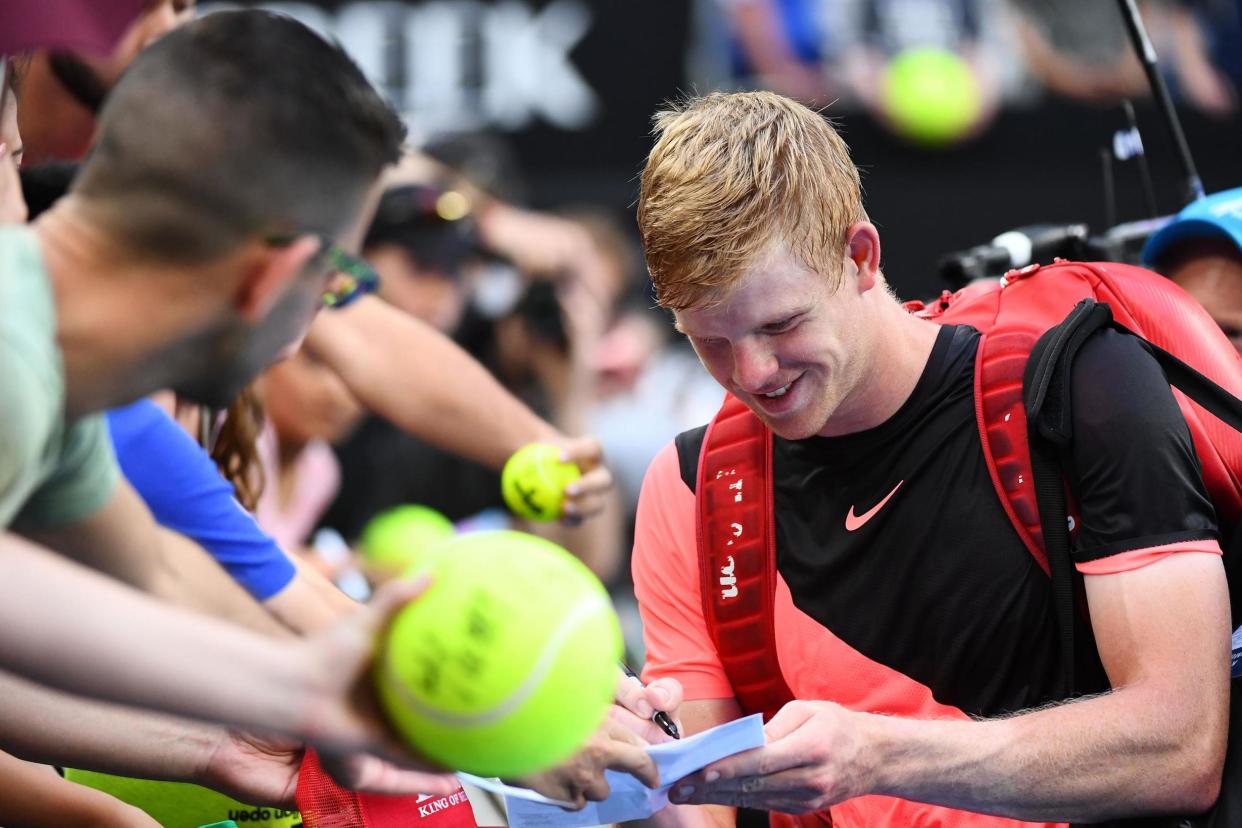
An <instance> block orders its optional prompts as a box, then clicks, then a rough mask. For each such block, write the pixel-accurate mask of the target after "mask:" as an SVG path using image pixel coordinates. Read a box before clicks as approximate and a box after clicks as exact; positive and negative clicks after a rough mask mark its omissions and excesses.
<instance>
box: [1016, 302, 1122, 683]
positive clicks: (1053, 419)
mask: <svg viewBox="0 0 1242 828" xmlns="http://www.w3.org/2000/svg"><path fill="white" fill-rule="evenodd" d="M1112 319H1113V314H1112V310H1111V309H1110V308H1109V307H1108V305H1102V304H1100V303H1098V302H1095V301H1094V300H1091V299H1084V300H1083V301H1082V302H1080V303H1078V305H1077V306H1076V307H1075V308H1074V310H1073V311H1071V312H1070V315H1069V316H1067V317H1066V318H1065V321H1064V322H1062V323H1061V324H1060V325H1057V326H1056V327H1055V328H1052V329H1051V330H1049V331H1048V332H1047V333H1045V334H1044V336H1043V337H1042V338H1040V340H1039V342H1038V343H1037V344H1036V345H1035V348H1034V349H1032V351H1031V358H1030V361H1029V362H1028V363H1027V368H1026V374H1025V376H1024V377H1023V382H1022V388H1023V402H1024V404H1025V406H1026V417H1027V420H1026V422H1027V444H1028V446H1029V448H1030V454H1031V475H1032V477H1033V482H1034V484H1035V502H1036V504H1037V505H1038V506H1039V523H1040V528H1041V531H1042V532H1043V537H1044V553H1045V555H1047V558H1048V571H1049V575H1050V578H1051V586H1052V608H1053V614H1054V616H1055V617H1056V622H1057V633H1058V637H1059V639H1060V643H1061V678H1062V682H1063V684H1064V687H1063V688H1062V697H1063V698H1068V697H1069V696H1070V695H1071V694H1072V693H1073V692H1074V672H1075V665H1076V663H1077V659H1078V654H1077V648H1076V646H1075V645H1076V642H1075V628H1076V627H1077V613H1076V611H1075V607H1074V563H1073V556H1072V555H1071V549H1070V533H1069V508H1068V507H1067V505H1066V502H1065V484H1064V476H1063V475H1062V474H1061V468H1062V463H1061V454H1062V452H1064V451H1066V450H1067V449H1068V447H1069V444H1070V441H1071V440H1072V439H1073V436H1074V435H1073V430H1074V429H1073V422H1074V419H1073V413H1072V411H1071V406H1070V400H1071V394H1070V381H1071V377H1072V372H1071V368H1072V366H1073V363H1074V357H1075V356H1077V354H1078V349H1079V348H1081V347H1082V345H1083V343H1084V342H1086V341H1087V339H1088V338H1089V337H1090V336H1091V335H1092V334H1094V333H1095V332H1096V331H1098V330H1100V329H1101V328H1104V327H1107V326H1108V325H1109V324H1110V323H1111V322H1112Z"/></svg>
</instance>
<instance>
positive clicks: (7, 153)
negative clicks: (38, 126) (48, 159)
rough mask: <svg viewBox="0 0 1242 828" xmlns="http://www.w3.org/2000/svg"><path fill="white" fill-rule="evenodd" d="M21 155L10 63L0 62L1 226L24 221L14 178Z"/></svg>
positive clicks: (18, 182) (19, 186)
mask: <svg viewBox="0 0 1242 828" xmlns="http://www.w3.org/2000/svg"><path fill="white" fill-rule="evenodd" d="M23 153H24V149H23V145H22V135H21V132H20V131H19V130H18V128H17V85H16V81H15V79H14V72H13V65H12V62H11V60H8V59H4V58H0V225H3V224H22V223H23V222H25V221H26V200H25V198H24V197H23V196H22V184H21V180H20V178H19V176H18V174H17V168H18V167H19V166H21V163H22V156H23Z"/></svg>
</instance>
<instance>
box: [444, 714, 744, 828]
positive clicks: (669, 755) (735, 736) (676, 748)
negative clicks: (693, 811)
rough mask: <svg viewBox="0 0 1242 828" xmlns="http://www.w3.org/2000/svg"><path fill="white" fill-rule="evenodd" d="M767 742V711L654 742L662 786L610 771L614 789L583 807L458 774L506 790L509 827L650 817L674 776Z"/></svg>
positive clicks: (575, 825)
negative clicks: (650, 785) (571, 806)
mask: <svg viewBox="0 0 1242 828" xmlns="http://www.w3.org/2000/svg"><path fill="white" fill-rule="evenodd" d="M762 746H763V717H762V716H761V715H759V714H758V713H756V714H755V715H753V716H747V717H746V718H744V719H736V720H734V721H732V722H727V723H725V724H722V725H720V726H719V727H713V728H712V729H711V730H705V731H703V732H702V733H697V734H695V735H694V736H689V737H687V738H685V739H680V740H677V741H672V742H664V743H662V744H658V745H651V746H650V747H648V748H647V754H648V755H649V756H651V758H652V759H653V760H654V761H655V763H656V768H658V769H659V771H660V787H659V788H648V787H647V786H646V785H644V784H643V783H641V782H639V781H638V780H637V779H635V778H634V777H632V776H630V775H629V774H628V773H618V772H616V771H605V772H604V775H605V777H606V778H607V779H608V786H609V788H610V789H611V793H610V794H609V796H608V798H607V799H605V800H604V801H603V802H588V803H587V805H586V807H585V808H583V809H582V810H581V811H566V810H565V807H567V806H568V804H569V803H566V802H558V801H556V800H554V799H549V798H548V797H546V796H543V795H542V794H538V793H536V792H535V791H532V790H529V789H527V788H518V787H514V786H512V785H505V784H504V783H502V782H497V781H495V780H491V779H481V778H479V777H477V776H471V775H470V774H468V773H459V774H458V776H459V777H461V779H462V781H464V782H469V783H470V784H472V785H477V786H478V787H480V788H483V789H485V790H489V791H492V792H493V793H498V794H502V795H503V796H504V797H505V807H506V808H507V809H508V812H509V826H510V828H582V826H588V825H606V824H608V823H610V822H626V821H628V820H632V819H644V818H646V817H649V816H651V815H652V814H654V813H655V812H656V811H659V810H661V809H662V808H664V807H665V806H666V805H668V790H669V788H671V787H672V786H673V783H674V782H676V781H678V780H679V779H682V778H684V777H686V776H689V775H690V774H692V773H695V772H696V771H700V770H702V769H703V768H705V767H707V766H708V765H710V764H711V763H712V762H716V761H719V760H721V759H724V758H725V757H726V756H732V755H733V754H735V753H741V752H742V751H744V750H750V749H752V748H757V747H762Z"/></svg>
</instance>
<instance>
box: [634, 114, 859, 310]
mask: <svg viewBox="0 0 1242 828" xmlns="http://www.w3.org/2000/svg"><path fill="white" fill-rule="evenodd" d="M654 133H655V135H656V136H657V138H656V143H655V146H654V147H652V149H651V154H650V155H649V156H648V157H647V164H646V166H645V168H644V169H643V175H642V188H641V191H640V194H639V199H638V226H639V231H640V232H641V234H642V240H643V249H644V252H645V254H646V257H647V267H648V269H649V270H650V271H651V281H652V283H653V284H654V285H655V291H656V300H657V301H658V302H659V303H660V304H661V305H662V306H664V307H666V308H671V309H673V310H682V309H685V308H689V307H695V306H700V305H703V304H705V303H709V302H710V301H712V300H713V299H715V298H719V297H720V295H721V294H722V293H724V292H726V291H727V290H728V289H729V288H730V287H731V286H732V285H733V284H734V283H735V282H736V281H737V279H738V278H739V277H740V276H741V275H742V273H743V272H745V270H746V268H747V267H749V266H750V265H752V264H753V263H754V262H755V261H756V259H757V258H758V257H759V256H760V255H761V254H763V253H764V252H765V250H766V249H767V248H768V247H769V246H771V245H772V244H773V243H775V242H777V241H783V242H785V243H786V244H787V245H788V247H789V250H790V252H791V253H792V254H793V255H794V256H795V257H796V258H797V259H798V261H799V262H800V263H801V264H802V265H804V266H805V267H808V268H810V269H812V270H815V271H818V272H820V273H823V274H825V275H826V276H827V277H828V278H830V279H833V280H834V281H839V280H840V276H841V267H840V265H839V258H840V253H841V250H842V248H843V246H844V244H845V231H846V229H847V228H848V227H849V226H850V225H851V224H852V223H854V222H856V221H862V220H865V219H866V218H867V214H866V212H865V211H864V210H863V206H862V192H861V189H862V188H861V185H860V183H859V179H858V169H857V168H856V167H855V166H854V163H853V162H852V161H851V160H850V156H849V148H848V147H847V146H846V145H845V142H844V141H842V140H841V136H840V135H838V134H837V132H836V130H835V129H833V127H832V125H831V124H829V123H828V121H827V120H826V119H825V118H824V117H823V116H822V115H820V114H819V113H817V112H815V111H813V110H811V109H808V108H807V107H805V106H803V105H802V104H800V103H797V102H796V101H793V100H790V99H789V98H784V97H781V96H780V95H776V94H774V93H771V92H735V93H722V92H716V93H712V94H710V95H707V96H705V97H700V98H693V99H690V100H688V101H686V102H685V103H684V104H682V105H680V106H677V107H675V108H673V109H669V110H665V111H662V112H658V113H656V116H655V129H654ZM834 287H835V285H834Z"/></svg>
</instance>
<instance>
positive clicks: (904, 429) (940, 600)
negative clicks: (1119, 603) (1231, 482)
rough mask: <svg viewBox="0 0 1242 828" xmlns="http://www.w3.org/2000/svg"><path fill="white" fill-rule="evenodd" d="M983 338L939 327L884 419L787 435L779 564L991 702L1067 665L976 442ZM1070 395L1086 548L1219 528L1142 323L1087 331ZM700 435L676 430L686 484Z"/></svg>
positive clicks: (909, 667)
mask: <svg viewBox="0 0 1242 828" xmlns="http://www.w3.org/2000/svg"><path fill="white" fill-rule="evenodd" d="M978 342H979V333H978V332H977V331H975V330H974V329H972V328H968V327H963V326H956V327H954V326H946V327H945V328H944V329H943V330H942V331H941V332H940V334H939V336H938V338H937V340H936V343H935V346H934V348H933V350H932V353H931V356H930V358H929V360H928V363H927V366H926V368H925V369H924V371H923V374H922V376H921V377H920V379H919V381H918V384H917V385H916V386H915V389H914V391H913V393H912V394H911V396H910V398H909V399H908V400H907V401H906V403H905V404H904V405H902V407H901V408H900V409H899V410H898V411H897V413H896V414H894V415H893V416H892V417H891V418H889V420H888V421H886V422H885V423H883V424H881V425H879V426H877V427H875V428H872V429H870V430H867V431H864V432H860V433H857V434H851V435H847V436H842V437H830V438H826V437H812V438H810V439H807V440H798V441H790V440H783V439H780V438H777V439H776V441H775V449H774V452H775V457H774V469H775V471H774V476H775V481H774V483H775V505H776V526H777V528H776V537H777V565H778V567H779V570H780V573H781V575H782V577H783V578H784V580H785V581H786V583H787V584H788V585H789V589H790V591H791V593H792V597H793V601H794V604H795V605H796V606H797V607H798V609H800V610H801V611H802V612H803V613H805V614H807V615H808V616H810V617H811V618H813V619H815V620H816V621H818V622H819V623H820V624H822V625H824V626H825V627H826V628H828V629H829V630H831V631H832V632H833V634H835V635H836V636H838V637H839V638H840V639H842V640H843V641H845V642H846V643H847V644H849V645H851V646H852V647H854V648H855V649H856V650H858V651H859V652H861V653H862V654H864V655H865V656H866V657H867V658H869V659H871V660H873V661H876V662H878V663H881V664H884V665H886V666H888V667H891V668H893V669H895V670H897V671H899V672H901V673H903V674H905V675H907V676H909V677H911V678H913V679H915V680H916V681H918V682H919V683H921V684H923V685H925V686H927V687H928V688H930V689H931V691H932V693H933V695H934V697H935V699H936V700H937V701H939V702H940V703H942V704H946V705H950V706H953V707H957V708H959V709H960V710H962V711H963V712H965V713H968V714H971V715H982V716H991V715H997V714H1001V713H1006V712H1013V711H1018V710H1022V709H1025V708H1029V707H1031V706H1034V705H1038V704H1041V703H1045V702H1047V701H1050V700H1052V699H1053V698H1054V696H1055V688H1056V687H1057V683H1058V681H1059V676H1060V672H1059V666H1058V664H1059V663H1058V643H1057V636H1056V619H1055V616H1054V613H1053V610H1052V606H1051V602H1050V598H1049V580H1048V577H1047V575H1045V573H1044V571H1043V570H1042V569H1041V568H1040V566H1039V564H1038V563H1037V562H1036V561H1035V559H1034V558H1033V557H1032V555H1031V554H1030V552H1028V551H1027V549H1026V548H1025V547H1024V546H1023V544H1022V542H1021V541H1020V539H1019V538H1018V535H1017V533H1016V531H1015V530H1014V528H1013V526H1012V525H1011V523H1010V521H1009V518H1008V517H1007V515H1006V514H1005V512H1004V510H1003V508H1002V506H1001V504H1000V501H999V500H998V497H997V494H996V492H995V489H994V487H993V484H992V480H991V478H990V476H989V473H988V469H987V466H986V464H985V461H984V457H983V451H982V448H981V445H980V440H979V430H978V426H977V423H976V419H975V410H974V391H973V387H974V362H975V353H976V350H977V346H978ZM1072 402H1073V406H1074V428H1075V440H1074V447H1073V449H1072V462H1070V463H1069V466H1070V468H1068V469H1067V476H1068V478H1069V480H1070V485H1071V487H1072V488H1073V489H1074V492H1075V496H1076V498H1077V500H1078V504H1079V509H1080V512H1081V514H1079V515H1077V516H1076V524H1077V527H1078V532H1077V542H1076V552H1075V557H1076V559H1077V561H1078V562H1079V564H1080V565H1081V564H1082V563H1083V562H1088V561H1096V560H1098V559H1101V558H1104V557H1107V556H1118V555H1123V554H1129V555H1141V554H1142V553H1144V552H1149V551H1150V550H1151V549H1152V548H1154V547H1160V546H1163V545H1166V544H1174V543H1182V542H1190V541H1212V540H1215V539H1216V537H1217V535H1216V524H1215V516H1214V512H1213V509H1212V505H1211V503H1210V501H1209V500H1208V497H1207V495H1206V493H1205V490H1204V486H1203V483H1202V480H1201V477H1200V470H1199V463H1198V459H1197V457H1196V456H1195V453H1194V450H1193V447H1192V443H1191V438H1190V434H1189V430H1188V429H1187V426H1186V424H1185V421H1184V420H1183V419H1182V416H1181V414H1180V412H1179V410H1178V408H1177V404H1176V402H1175V401H1174V399H1173V396H1172V393H1171V392H1170V390H1169V386H1168V384H1167V381H1166V380H1165V378H1164V375H1163V373H1162V372H1161V370H1160V368H1159V366H1158V365H1157V364H1156V363H1155V362H1154V360H1152V359H1151V357H1150V356H1149V355H1148V354H1147V353H1146V352H1145V351H1144V350H1143V349H1142V347H1141V346H1140V345H1139V344H1138V343H1137V342H1136V341H1135V340H1133V339H1132V338H1131V337H1128V336H1125V335H1122V334H1119V333H1115V332H1113V331H1106V332H1104V333H1101V334H1099V335H1097V336H1095V337H1094V338H1093V339H1092V340H1091V341H1090V342H1088V343H1087V344H1086V345H1084V347H1083V348H1082V351H1081V352H1080V355H1079V357H1078V359H1077V361H1076V363H1075V366H1074V385H1073V390H1072ZM703 435H704V429H703V428H700V429H696V430H694V431H690V432H685V433H683V434H682V435H680V436H679V437H678V438H677V441H676V443H677V450H678V460H679V463H680V467H681V477H682V480H683V481H684V482H685V484H686V485H687V486H689V487H690V488H691V490H693V489H694V486H695V482H696V481H695V471H696V468H697V464H698V457H699V451H700V449H701V446H702V441H703ZM898 484H900V485H898ZM886 498H887V500H886ZM880 504H882V505H880ZM877 506H880V508H879V509H876V507H877ZM873 509H874V510H875V511H874V513H873V514H871V515H870V516H868V513H869V512H871V510H873ZM859 522H862V523H861V525H858V523H859ZM847 523H853V524H854V528H853V530H852V531H851V530H849V529H847V528H846V527H847ZM1119 564H1120V561H1119ZM1135 565H1138V564H1135ZM1121 568H1125V567H1124V566H1122V567H1121ZM1080 689H1083V690H1088V689H1100V688H1091V687H1085V688H1080Z"/></svg>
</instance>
